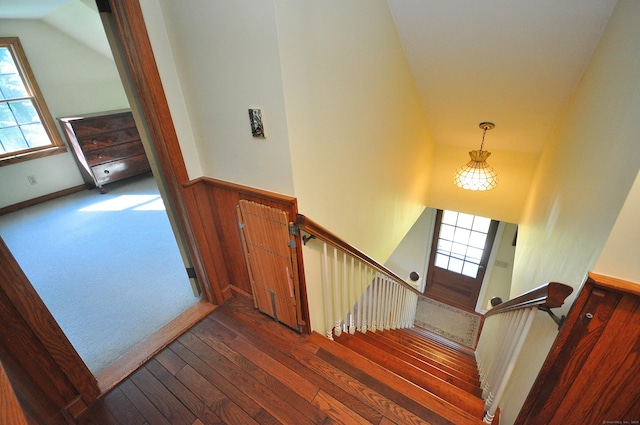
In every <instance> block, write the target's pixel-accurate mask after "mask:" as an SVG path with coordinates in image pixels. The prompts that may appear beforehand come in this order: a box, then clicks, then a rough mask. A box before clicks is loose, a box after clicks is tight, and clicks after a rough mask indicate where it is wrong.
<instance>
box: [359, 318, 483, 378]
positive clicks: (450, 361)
mask: <svg viewBox="0 0 640 425" xmlns="http://www.w3.org/2000/svg"><path fill="white" fill-rule="evenodd" d="M367 334H371V335H375V337H377V338H384V339H385V340H387V341H389V342H390V344H392V345H393V344H395V345H399V346H401V347H402V348H403V349H410V350H413V351H414V352H418V353H420V354H421V355H422V356H424V357H425V358H428V359H431V361H433V362H437V363H438V364H441V365H442V366H443V367H444V368H447V369H450V370H453V371H454V372H453V373H454V374H456V375H457V374H458V373H459V374H460V376H463V377H470V378H472V379H473V380H474V383H477V384H478V385H479V382H477V381H478V370H477V365H476V362H475V360H472V359H469V358H468V357H466V356H464V355H460V354H457V353H456V352H451V351H449V350H447V349H446V348H440V347H433V346H429V345H425V344H423V343H421V342H420V341H417V340H416V339H415V337H414V336H412V335H407V334H406V333H403V332H402V330H400V329H396V330H393V331H383V332H367Z"/></svg>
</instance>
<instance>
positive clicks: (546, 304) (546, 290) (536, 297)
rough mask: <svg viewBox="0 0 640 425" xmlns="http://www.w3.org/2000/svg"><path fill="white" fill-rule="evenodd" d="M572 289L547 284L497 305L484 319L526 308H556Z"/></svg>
mask: <svg viewBox="0 0 640 425" xmlns="http://www.w3.org/2000/svg"><path fill="white" fill-rule="evenodd" d="M572 292H573V288H572V287H571V286H569V285H565V284H564V283H558V282H549V283H547V284H544V285H541V286H538V287H537V288H534V289H532V290H530V291H528V292H525V293H524V294H522V295H520V296H518V297H515V298H513V299H510V300H509V301H507V302H504V303H502V304H499V305H497V306H496V307H494V308H492V309H491V310H489V311H487V312H486V313H485V314H484V317H485V318H487V317H489V316H493V315H494V314H498V313H504V312H507V311H512V310H518V309H521V308H526V307H533V306H536V305H537V306H538V308H540V309H550V308H558V307H560V306H562V304H564V301H565V299H566V298H567V297H568V296H569V295H571V293H572Z"/></svg>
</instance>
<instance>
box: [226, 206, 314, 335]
mask: <svg viewBox="0 0 640 425" xmlns="http://www.w3.org/2000/svg"><path fill="white" fill-rule="evenodd" d="M237 212H238V222H239V225H240V229H241V231H240V234H241V237H242V245H243V248H244V254H245V261H246V263H247V269H248V270H249V278H250V280H251V289H252V291H253V300H254V305H255V307H256V308H257V309H258V310H260V311H262V312H263V313H265V314H268V315H269V316H271V317H273V318H274V319H275V320H277V321H278V322H281V323H284V324H285V325H287V326H289V327H291V328H293V329H295V330H297V331H300V330H301V328H302V326H301V320H299V319H300V318H301V311H300V300H299V296H300V295H299V294H300V290H299V288H300V285H299V278H298V266H297V257H296V239H295V236H294V235H292V234H291V232H290V229H291V228H292V227H291V226H292V225H293V223H291V222H289V220H288V218H287V213H286V212H285V211H281V210H279V209H276V208H272V207H269V206H266V205H262V204H259V203H256V202H252V201H246V200H240V201H239V205H238V208H237Z"/></svg>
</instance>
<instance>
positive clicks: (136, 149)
mask: <svg viewBox="0 0 640 425" xmlns="http://www.w3.org/2000/svg"><path fill="white" fill-rule="evenodd" d="M137 155H144V147H143V146H142V142H140V141H137V142H131V143H123V144H120V145H115V146H108V147H106V148H101V149H93V150H90V151H86V152H85V158H87V162H88V163H89V165H90V166H94V165H98V164H102V163H105V162H110V161H115V160H120V159H123V158H128V157H131V156H137Z"/></svg>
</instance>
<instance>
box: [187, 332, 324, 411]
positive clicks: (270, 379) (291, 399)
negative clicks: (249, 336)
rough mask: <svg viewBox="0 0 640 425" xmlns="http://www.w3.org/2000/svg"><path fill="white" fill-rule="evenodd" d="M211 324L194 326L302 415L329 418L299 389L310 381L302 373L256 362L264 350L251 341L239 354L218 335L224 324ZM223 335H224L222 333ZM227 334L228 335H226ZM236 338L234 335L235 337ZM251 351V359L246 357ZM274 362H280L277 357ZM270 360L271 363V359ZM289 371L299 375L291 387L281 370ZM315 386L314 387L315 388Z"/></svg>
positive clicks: (246, 371)
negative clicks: (284, 379) (253, 346)
mask: <svg viewBox="0 0 640 425" xmlns="http://www.w3.org/2000/svg"><path fill="white" fill-rule="evenodd" d="M210 323H211V326H209V327H206V326H199V327H198V329H194V330H193V333H194V334H195V335H196V336H197V337H198V338H200V340H201V341H203V342H204V343H205V344H207V345H209V346H210V347H211V348H213V349H214V350H215V351H217V352H218V353H219V354H220V355H222V356H224V357H225V358H226V359H228V360H229V361H231V362H232V363H233V364H234V365H236V366H237V367H239V368H240V369H241V370H242V371H244V372H245V373H247V374H249V375H250V376H251V377H253V378H254V379H255V380H256V381H258V382H259V383H261V384H262V385H264V386H265V387H267V388H269V389H270V390H271V391H272V392H274V393H275V394H277V395H278V396H279V397H280V398H282V399H284V400H286V401H287V403H288V404H289V405H290V406H292V407H293V408H295V409H296V410H298V411H299V412H300V413H301V414H302V415H304V416H305V417H306V418H308V419H309V420H310V421H311V422H312V423H322V422H323V421H324V420H325V419H326V414H324V413H323V412H322V411H321V410H319V409H318V408H317V407H315V406H314V405H312V404H311V403H310V401H311V398H312V397H310V398H308V399H305V398H304V397H303V396H301V395H300V394H299V392H298V386H299V387H300V388H302V389H304V388H305V387H306V386H308V385H307V384H308V381H306V380H305V379H304V378H302V377H301V376H293V375H294V374H293V372H291V371H290V370H289V369H287V368H286V367H283V366H282V365H280V367H277V368H276V370H275V371H271V370H267V369H266V368H265V367H264V366H259V365H258V364H256V363H254V361H255V359H256V358H260V357H261V355H262V353H259V352H257V353H256V352H254V350H253V349H252V347H250V346H249V345H245V346H244V348H246V349H247V352H245V351H243V353H244V355H242V354H240V353H239V351H240V350H239V351H235V350H234V349H233V348H232V347H230V346H229V345H227V344H225V343H224V342H223V341H222V340H220V339H219V338H218V337H217V332H218V331H219V330H220V328H222V327H221V326H220V325H218V324H217V323H215V322H210ZM227 333H228V332H226V331H223V332H222V334H227ZM222 337H223V338H224V335H223V336H222ZM227 337H228V335H227ZM233 339H235V337H234V338H232V340H233ZM250 354H251V356H250V357H251V360H249V358H247V357H245V355H246V356H249V355H250ZM267 357H268V356H266V355H264V356H263V357H262V359H263V360H266V358H267ZM274 363H277V362H275V361H274ZM270 364H271V363H270ZM281 373H282V374H284V376H286V375H287V374H288V375H290V376H289V377H290V379H291V381H295V380H296V379H297V384H298V385H296V384H292V385H291V387H289V386H287V385H286V384H284V383H283V382H281V380H280V379H279V378H280V377H281V376H280V374H281ZM312 390H313V389H312ZM315 393H317V388H316V389H315V391H314V392H313V395H315Z"/></svg>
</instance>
